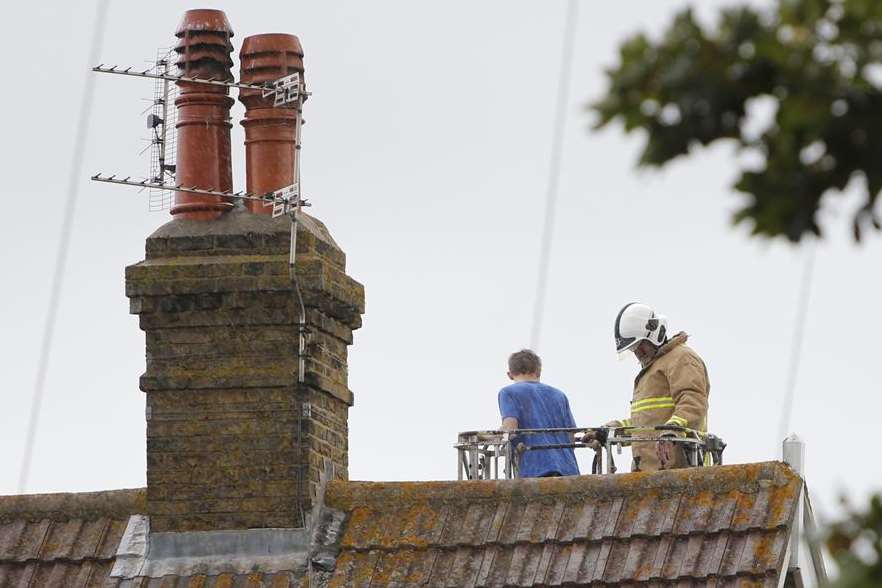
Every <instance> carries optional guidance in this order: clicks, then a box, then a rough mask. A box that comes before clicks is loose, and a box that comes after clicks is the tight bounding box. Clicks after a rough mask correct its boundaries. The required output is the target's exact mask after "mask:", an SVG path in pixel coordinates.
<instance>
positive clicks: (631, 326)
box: [615, 302, 668, 358]
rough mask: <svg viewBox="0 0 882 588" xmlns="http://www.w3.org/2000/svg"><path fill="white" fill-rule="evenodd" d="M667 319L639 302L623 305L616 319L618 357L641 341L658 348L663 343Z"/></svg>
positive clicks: (666, 329)
mask: <svg viewBox="0 0 882 588" xmlns="http://www.w3.org/2000/svg"><path fill="white" fill-rule="evenodd" d="M667 331H668V319H667V318H666V317H664V316H661V315H657V314H655V312H654V311H653V310H652V309H651V308H649V307H648V306H646V305H645V304H640V303H639V302H632V303H630V304H627V305H625V307H624V308H623V309H622V310H620V311H619V316H617V317H616V327H615V336H616V352H618V354H619V357H620V358H621V357H622V355H623V354H624V353H625V352H626V351H631V350H632V349H634V347H636V346H637V344H638V343H640V342H641V341H649V342H650V343H652V344H653V345H656V346H659V345H661V344H662V343H664V342H665V336H666V335H667Z"/></svg>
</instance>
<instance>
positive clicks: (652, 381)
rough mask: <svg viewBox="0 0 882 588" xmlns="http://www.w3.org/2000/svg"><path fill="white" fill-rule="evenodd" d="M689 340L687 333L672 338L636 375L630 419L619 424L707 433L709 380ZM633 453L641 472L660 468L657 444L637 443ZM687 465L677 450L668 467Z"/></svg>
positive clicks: (702, 363) (705, 369)
mask: <svg viewBox="0 0 882 588" xmlns="http://www.w3.org/2000/svg"><path fill="white" fill-rule="evenodd" d="M687 338H688V336H687V335H686V333H679V334H677V335H675V336H674V337H672V338H671V339H670V340H669V341H668V342H667V343H665V344H664V345H662V346H661V348H660V349H659V350H658V354H656V356H655V357H654V358H653V359H652V361H651V362H650V363H649V365H647V366H646V367H644V368H643V369H642V370H640V373H639V374H637V378H636V379H635V380H634V398H633V399H632V400H631V417H630V418H627V419H623V420H620V421H619V423H621V425H622V426H623V427H641V426H656V425H679V426H681V427H688V428H690V429H695V430H697V431H702V432H706V431H707V404H708V395H709V394H710V381H709V380H708V376H707V368H706V367H705V365H704V362H703V361H702V359H701V358H700V357H699V356H698V354H697V353H695V351H693V350H692V349H691V348H690V347H689V346H687V345H685V343H686V339H687ZM641 435H644V436H645V433H641ZM631 450H632V454H633V455H634V456H635V457H639V458H640V463H639V469H640V470H641V471H645V472H654V471H656V470H658V469H659V468H660V464H659V461H658V457H657V456H656V453H655V443H654V442H642V443H634V446H633V447H632V448H631ZM685 465H686V460H685V457H684V456H683V452H682V451H681V450H680V449H679V447H677V448H676V451H675V452H674V464H673V465H669V466H668V467H669V468H671V467H675V468H676V467H684V466H685Z"/></svg>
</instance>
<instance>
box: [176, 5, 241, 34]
mask: <svg viewBox="0 0 882 588" xmlns="http://www.w3.org/2000/svg"><path fill="white" fill-rule="evenodd" d="M194 31H217V32H223V33H227V34H228V35H229V36H231V37H232V36H233V27H231V26H230V21H228V20H227V15H226V14H225V13H224V11H223V10H215V9H213V8H194V9H191V10H188V11H187V12H185V13H184V17H183V18H182V19H181V24H179V25H178V28H177V30H176V31H175V36H176V37H182V36H184V34H185V33H187V32H194Z"/></svg>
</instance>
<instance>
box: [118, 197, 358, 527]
mask: <svg viewBox="0 0 882 588" xmlns="http://www.w3.org/2000/svg"><path fill="white" fill-rule="evenodd" d="M297 240H298V242H297V267H296V275H297V278H298V280H299V283H300V287H301V290H302V294H303V301H304V305H305V306H306V311H307V312H306V315H307V325H308V329H309V343H308V346H307V351H306V359H305V383H304V384H303V385H301V386H298V385H297V365H298V358H297V351H298V320H299V316H300V314H299V313H300V307H299V304H298V302H297V297H296V295H295V292H294V287H293V281H292V279H291V276H290V275H289V270H288V248H289V224H288V221H287V219H284V218H282V219H275V220H274V219H269V218H267V217H264V216H259V215H253V214H249V213H246V212H244V211H233V212H231V213H228V214H226V215H225V216H224V217H222V218H221V219H219V220H218V221H213V222H199V221H182V220H173V221H172V222H170V223H168V224H167V225H165V226H164V227H162V228H160V229H159V230H158V231H157V232H156V233H154V235H152V236H151V237H150V238H148V240H147V246H146V251H147V257H146V259H145V260H144V261H142V262H140V263H137V264H135V265H132V266H129V267H128V268H126V295H127V296H128V297H129V298H130V309H131V312H132V313H133V314H137V315H138V316H139V322H140V326H141V329H142V330H144V331H145V333H146V340H147V351H146V360H147V369H146V371H145V373H144V375H143V376H142V377H141V389H142V390H143V391H144V392H145V393H146V394H147V512H148V514H149V515H150V517H151V528H152V529H153V530H154V531H195V530H219V529H241V528H261V527H297V526H301V525H302V524H303V521H302V520H301V512H308V511H309V509H310V507H311V504H312V500H313V498H314V497H315V493H316V490H317V487H318V484H319V480H320V476H321V473H322V472H323V471H324V470H325V463H326V461H330V462H332V463H333V464H334V466H335V472H336V476H337V477H338V478H341V479H346V477H347V467H348V455H347V454H348V424H347V415H348V410H349V406H351V405H352V403H353V396H352V392H351V391H350V390H349V388H348V385H347V348H348V345H350V344H351V343H352V331H353V330H355V329H357V328H359V327H360V326H361V315H362V313H363V312H364V290H363V288H362V286H361V284H359V283H358V282H356V281H354V280H353V279H351V278H350V277H349V276H347V275H346V273H345V260H346V258H345V255H344V254H343V252H342V251H341V250H340V249H339V247H338V246H337V245H336V243H334V241H333V239H332V238H331V237H330V235H329V234H328V232H327V229H325V227H324V226H323V225H322V224H321V223H320V222H319V221H317V220H315V219H312V218H311V217H307V216H305V215H304V217H303V222H302V223H301V224H300V226H299V231H298V235H297ZM298 438H299V440H300V442H299V443H298ZM301 494H302V496H300V495H301ZM301 507H302V510H301Z"/></svg>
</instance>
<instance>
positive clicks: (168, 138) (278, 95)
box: [91, 48, 310, 218]
mask: <svg viewBox="0 0 882 588" xmlns="http://www.w3.org/2000/svg"><path fill="white" fill-rule="evenodd" d="M174 53H175V51H174V49H168V48H165V49H160V50H158V51H157V56H156V60H155V62H154V64H153V66H152V67H149V68H147V69H135V68H134V67H125V68H124V67H120V66H117V65H113V66H107V65H105V64H103V63H102V64H99V65H97V66H95V67H93V68H92V71H93V72H96V73H105V74H114V75H120V76H130V77H137V78H143V79H152V80H154V86H153V98H152V101H151V106H150V107H148V110H150V114H148V115H147V127H148V129H150V132H151V138H150V145H149V149H150V166H149V171H148V174H147V177H145V178H142V179H133V177H132V176H124V177H122V176H121V175H120V174H112V175H106V174H103V173H101V172H99V173H97V174H95V175H93V176H92V177H91V179H92V180H93V181H95V182H105V183H110V184H120V185H124V186H132V187H135V188H140V189H141V190H145V189H146V190H149V192H148V193H149V209H150V210H151V211H158V210H165V209H167V208H169V207H170V206H171V201H172V199H173V195H174V193H175V192H187V193H191V194H203V195H206V196H221V197H223V198H225V199H229V200H241V201H245V200H253V201H260V202H262V203H263V205H264V206H265V207H267V208H269V207H272V217H273V218H277V217H280V216H284V215H289V216H293V215H294V214H296V213H297V212H298V211H299V209H300V208H301V207H305V206H309V202H307V201H306V200H304V199H302V198H301V196H300V131H301V127H302V124H303V118H302V114H303V103H304V101H305V100H306V98H307V97H308V96H309V95H310V93H309V92H307V91H306V88H305V86H304V84H303V78H302V76H301V75H300V74H299V73H298V72H294V73H292V74H289V75H286V76H283V77H280V78H278V79H276V80H273V81H269V82H264V83H262V84H249V83H243V82H237V81H235V80H225V79H215V78H199V77H192V76H187V75H183V74H181V73H179V70H178V68H177V66H176V65H175V61H174ZM180 82H185V83H193V84H206V85H211V86H222V87H226V88H238V89H240V90H259V91H260V92H261V95H262V97H263V98H272V99H273V103H272V104H273V107H275V108H278V107H290V106H291V105H292V104H293V105H294V106H295V110H296V121H295V129H296V131H295V151H294V167H295V177H294V183H293V184H291V185H289V186H285V187H284V188H281V189H279V190H276V191H274V192H268V193H264V194H256V193H251V192H247V191H245V190H240V191H230V190H217V189H216V187H215V186H185V185H183V184H181V183H179V182H177V181H176V172H177V169H176V163H175V160H176V122H177V120H176V119H177V110H176V108H175V98H176V97H177V93H178V86H177V84H178V83H180ZM145 112H146V111H145Z"/></svg>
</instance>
